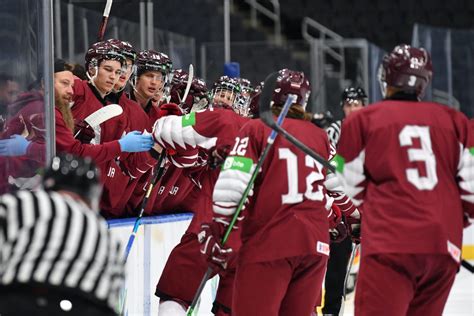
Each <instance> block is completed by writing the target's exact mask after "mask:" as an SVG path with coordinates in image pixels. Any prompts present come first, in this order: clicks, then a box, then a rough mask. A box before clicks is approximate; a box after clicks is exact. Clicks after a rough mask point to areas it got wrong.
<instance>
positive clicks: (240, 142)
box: [229, 137, 249, 156]
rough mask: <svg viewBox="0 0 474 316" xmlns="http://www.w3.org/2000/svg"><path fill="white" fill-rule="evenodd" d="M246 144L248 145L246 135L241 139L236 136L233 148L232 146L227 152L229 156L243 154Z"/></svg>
mask: <svg viewBox="0 0 474 316" xmlns="http://www.w3.org/2000/svg"><path fill="white" fill-rule="evenodd" d="M248 145H249V138H248V137H244V138H242V139H240V137H236V138H235V145H234V148H232V151H231V152H230V153H229V156H245V153H246V152H247V146H248Z"/></svg>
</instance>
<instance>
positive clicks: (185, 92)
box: [181, 64, 194, 102]
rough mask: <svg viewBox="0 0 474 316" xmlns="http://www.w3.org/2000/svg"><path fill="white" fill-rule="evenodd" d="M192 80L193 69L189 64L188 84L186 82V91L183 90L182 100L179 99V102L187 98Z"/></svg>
mask: <svg viewBox="0 0 474 316" xmlns="http://www.w3.org/2000/svg"><path fill="white" fill-rule="evenodd" d="M193 79H194V67H193V64H189V70H188V82H186V89H185V90H184V94H183V99H181V102H185V101H186V98H187V97H188V94H189V90H191V84H192V83H193Z"/></svg>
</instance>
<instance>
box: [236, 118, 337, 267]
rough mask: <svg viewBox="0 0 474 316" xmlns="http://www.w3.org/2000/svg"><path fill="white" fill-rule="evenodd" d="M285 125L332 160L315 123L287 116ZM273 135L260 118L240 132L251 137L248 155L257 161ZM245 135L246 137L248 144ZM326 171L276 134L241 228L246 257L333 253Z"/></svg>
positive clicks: (255, 259) (264, 257)
mask: <svg viewBox="0 0 474 316" xmlns="http://www.w3.org/2000/svg"><path fill="white" fill-rule="evenodd" d="M283 128H285V129H286V130H287V131H288V132H289V133H290V134H292V135H294V136H295V137H296V138H297V139H299V140H300V141H301V142H303V143H304V144H306V145H307V146H308V147H310V148H311V149H313V150H314V151H316V152H317V153H319V154H320V155H321V156H322V157H323V158H324V159H328V158H329V154H330V146H329V141H328V137H327V135H326V133H325V132H324V131H323V130H322V129H320V128H318V127H316V126H315V125H313V124H312V123H310V122H306V121H302V120H296V119H290V118H287V119H285V121H284V123H283ZM270 133H271V129H270V128H268V127H266V126H264V125H263V123H262V122H261V121H252V122H249V123H247V124H246V125H245V126H244V128H243V130H242V131H241V133H240V134H239V135H243V136H245V135H249V139H248V142H249V145H248V153H246V154H245V155H246V156H250V157H252V159H253V161H254V163H256V162H257V160H258V158H259V157H260V154H261V152H262V151H263V148H264V147H265V145H266V143H267V137H268V136H269V135H270ZM244 139H245V137H242V141H243V142H245V140H244ZM231 154H232V153H231ZM241 154H242V153H241ZM237 155H239V149H238V147H237ZM325 173H326V171H325V170H324V171H323V168H322V166H321V164H319V163H318V162H316V161H315V160H314V159H312V158H311V157H309V156H308V155H306V154H305V153H303V152H302V151H301V150H299V149H298V148H296V147H295V146H294V145H293V144H291V143H290V142H288V141H287V140H286V139H284V138H283V137H282V136H278V137H277V138H276V140H275V143H274V144H273V146H272V147H271V149H270V151H269V153H268V155H267V157H266V159H265V161H264V163H263V166H262V171H261V172H260V173H259V175H258V176H257V178H256V182H255V187H254V195H253V196H254V197H253V198H252V199H251V202H250V203H251V204H250V205H249V207H248V212H246V216H247V218H246V219H245V222H244V223H243V227H242V242H243V243H244V244H246V245H245V247H244V248H242V249H243V250H242V252H241V256H242V260H246V261H260V260H273V259H278V258H283V257H291V256H298V255H305V254H316V253H317V252H319V253H320V254H326V255H327V254H328V251H329V248H327V249H326V246H328V244H327V243H328V235H329V234H328V215H329V212H328V211H327V210H326V207H325V206H326V196H325V193H326V191H325V189H324V187H323V181H324V179H325ZM257 245H258V248H256V246H257ZM261 249H265V251H264V252H262V251H261ZM326 250H327V252H326Z"/></svg>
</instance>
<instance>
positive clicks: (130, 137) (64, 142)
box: [0, 60, 152, 179]
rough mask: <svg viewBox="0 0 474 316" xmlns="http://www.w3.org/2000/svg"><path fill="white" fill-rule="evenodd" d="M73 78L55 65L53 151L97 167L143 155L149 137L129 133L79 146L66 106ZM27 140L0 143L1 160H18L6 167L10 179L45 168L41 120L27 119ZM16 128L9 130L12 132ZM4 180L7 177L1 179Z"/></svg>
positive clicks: (62, 65) (61, 65) (18, 138)
mask: <svg viewBox="0 0 474 316" xmlns="http://www.w3.org/2000/svg"><path fill="white" fill-rule="evenodd" d="M73 83H74V78H73V75H72V72H71V67H70V65H69V64H67V63H65V62H64V61H63V60H56V61H55V63H54V91H55V94H54V96H55V109H54V111H55V123H56V126H55V132H56V150H57V152H59V153H62V152H65V153H71V154H74V155H77V156H82V157H85V156H89V157H91V158H92V159H93V160H94V161H95V162H96V163H97V164H104V163H107V162H108V161H110V160H112V159H114V158H116V157H118V156H119V155H120V153H121V152H127V151H128V152H133V151H143V150H146V149H147V148H150V147H151V145H152V142H151V139H150V136H148V137H146V136H144V135H138V134H136V133H129V134H127V135H126V136H124V137H123V138H122V139H120V140H114V141H111V142H107V143H103V144H98V145H92V144H82V143H81V142H80V141H79V140H77V139H75V138H74V135H73V130H74V122H73V118H72V113H71V109H70V107H69V103H70V102H71V100H72V97H73ZM28 122H29V124H28V125H26V124H25V126H26V127H27V129H28V137H23V136H20V135H18V134H17V135H12V138H10V139H7V140H0V156H8V157H17V158H10V159H9V160H8V163H7V165H10V166H14V167H15V168H14V169H15V170H16V171H15V173H12V174H10V175H12V176H14V177H15V176H19V175H20V174H19V172H25V171H26V170H25V169H27V168H26V167H25V166H27V165H28V166H30V165H32V164H34V165H36V166H37V168H39V167H41V166H44V163H45V157H46V145H45V139H44V137H45V135H44V131H45V130H44V116H43V115H42V114H41V113H36V117H34V118H33V119H31V120H30V119H29V118H28ZM14 130H15V128H9V131H14ZM21 176H23V177H26V176H32V174H21ZM2 179H7V176H5V177H2Z"/></svg>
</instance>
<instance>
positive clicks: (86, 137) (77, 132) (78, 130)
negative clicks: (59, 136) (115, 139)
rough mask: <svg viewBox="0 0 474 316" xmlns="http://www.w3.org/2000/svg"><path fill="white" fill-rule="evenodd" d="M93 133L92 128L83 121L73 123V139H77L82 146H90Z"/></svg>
mask: <svg viewBox="0 0 474 316" xmlns="http://www.w3.org/2000/svg"><path fill="white" fill-rule="evenodd" d="M94 137H95V133H94V130H93V129H92V127H90V126H89V124H87V123H86V122H85V121H83V120H80V121H74V138H76V139H78V140H79V141H80V142H81V143H83V144H90V142H91V140H92V139H94Z"/></svg>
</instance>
